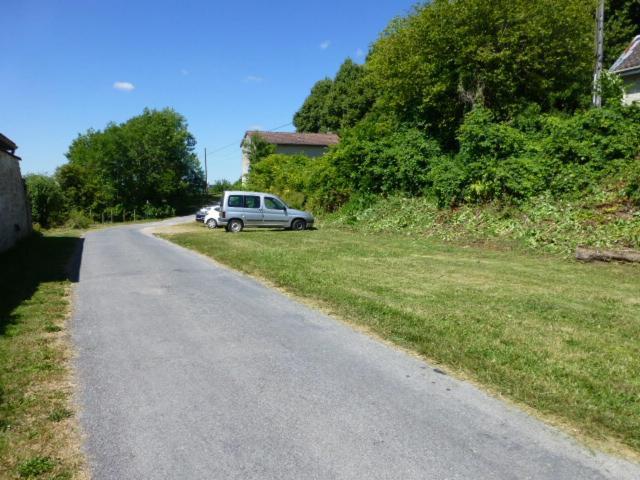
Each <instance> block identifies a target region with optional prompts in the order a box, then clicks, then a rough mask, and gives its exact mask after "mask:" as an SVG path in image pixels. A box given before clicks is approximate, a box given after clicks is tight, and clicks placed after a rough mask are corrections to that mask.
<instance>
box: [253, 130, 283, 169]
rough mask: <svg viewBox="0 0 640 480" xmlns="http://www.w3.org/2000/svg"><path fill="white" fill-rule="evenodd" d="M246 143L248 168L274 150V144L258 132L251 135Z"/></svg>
mask: <svg viewBox="0 0 640 480" xmlns="http://www.w3.org/2000/svg"><path fill="white" fill-rule="evenodd" d="M248 145H249V146H248V153H247V155H248V157H249V166H250V169H251V168H253V166H254V165H257V164H258V163H260V162H261V161H262V160H263V159H264V158H266V157H268V156H269V155H271V154H272V153H275V151H276V146H275V145H273V144H271V143H269V142H267V140H265V139H264V137H263V136H262V135H260V134H259V133H256V134H254V135H252V136H251V141H250V142H248Z"/></svg>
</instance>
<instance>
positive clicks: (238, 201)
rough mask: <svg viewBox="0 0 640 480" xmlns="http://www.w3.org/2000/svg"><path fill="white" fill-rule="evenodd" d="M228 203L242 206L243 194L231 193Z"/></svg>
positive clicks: (232, 205)
mask: <svg viewBox="0 0 640 480" xmlns="http://www.w3.org/2000/svg"><path fill="white" fill-rule="evenodd" d="M228 203H229V206H230V207H242V195H229V200H228Z"/></svg>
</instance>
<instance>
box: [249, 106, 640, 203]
mask: <svg viewBox="0 0 640 480" xmlns="http://www.w3.org/2000/svg"><path fill="white" fill-rule="evenodd" d="M639 139H640V108H639V107H636V106H633V107H623V106H615V105H612V106H610V107H608V108H603V109H591V110H586V111H584V112H578V113H575V114H573V115H564V114H541V113H539V112H537V111H535V110H529V111H527V112H524V113H522V114H520V115H518V116H516V117H515V118H514V119H513V120H509V121H498V120H496V117H495V115H494V114H493V113H492V112H491V111H490V110H488V109H486V108H484V107H477V108H475V109H473V110H472V111H471V112H470V113H468V114H467V116H466V117H465V120H464V122H463V124H462V125H461V127H460V129H459V131H458V135H457V141H458V143H459V151H458V152H457V153H455V154H453V153H446V152H443V151H442V149H441V148H440V147H439V145H438V143H437V142H436V141H435V140H434V139H431V138H429V137H428V136H427V135H426V134H424V133H422V132H421V131H420V130H418V129H416V128H404V127H402V126H400V125H396V124H393V123H389V122H384V121H381V120H379V119H377V120H375V121H374V120H369V119H367V120H364V121H362V122H360V123H359V124H358V125H357V126H356V127H355V128H353V129H351V130H349V131H347V132H346V133H345V135H344V136H343V138H342V141H341V142H340V144H339V145H337V146H336V147H334V148H333V149H332V150H331V151H330V152H329V153H328V154H327V155H325V156H324V157H323V158H322V159H309V158H306V157H303V156H286V155H271V156H268V157H266V158H265V159H264V160H262V161H261V162H260V163H259V164H257V165H255V166H253V167H252V169H251V172H250V175H249V185H250V186H251V187H252V188H256V189H260V190H271V191H274V192H277V193H279V194H281V195H283V197H284V198H286V199H287V200H289V201H291V202H292V203H294V204H296V205H297V206H305V205H306V206H310V207H313V208H315V209H321V210H325V211H335V210H336V209H337V208H338V207H339V206H340V205H341V204H342V203H344V202H345V201H346V200H347V199H348V198H349V197H350V196H351V195H353V194H355V193H358V194H382V195H385V196H387V195H391V194H404V195H409V196H425V197H427V198H429V199H431V200H433V201H435V203H437V204H438V205H440V206H441V207H443V206H455V205H460V204H463V203H476V204H477V203H486V202H490V201H495V200H501V201H504V202H507V203H516V204H517V203H520V202H522V201H525V200H527V199H529V198H532V197H534V196H538V195H541V194H543V193H546V194H549V195H551V196H553V197H554V198H565V199H573V198H576V197H578V196H581V195H584V194H585V193H592V192H597V191H599V190H601V189H602V188H605V187H607V186H608V185H610V184H614V183H615V184H618V190H619V192H618V193H619V199H620V200H625V199H626V200H630V201H635V202H637V201H638V197H639V195H640V194H639V193H638V183H640V182H639V181H638V178H639V176H638V172H639V171H640V166H639V165H638V164H639V163H640V160H638V155H639V154H640V143H639V142H640V140H639Z"/></svg>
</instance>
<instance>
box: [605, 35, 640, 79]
mask: <svg viewBox="0 0 640 480" xmlns="http://www.w3.org/2000/svg"><path fill="white" fill-rule="evenodd" d="M635 68H640V35H637V36H636V38H634V39H633V40H632V41H631V44H630V45H629V46H628V47H627V49H626V50H625V51H624V53H623V54H622V55H620V57H619V58H618V60H616V62H615V63H614V64H613V65H612V66H611V68H610V69H609V70H610V71H612V72H616V73H622V72H624V71H626V70H631V69H635Z"/></svg>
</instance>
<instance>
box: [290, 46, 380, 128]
mask: <svg viewBox="0 0 640 480" xmlns="http://www.w3.org/2000/svg"><path fill="white" fill-rule="evenodd" d="M372 104H373V92H372V90H371V88H370V85H369V84H368V83H367V81H366V78H365V71H364V67H363V66H362V65H359V64H357V63H355V62H354V61H353V60H351V59H350V58H347V59H346V60H345V61H344V63H343V64H342V65H341V66H340V69H339V70H338V72H337V73H336V76H335V78H334V79H333V80H331V79H328V78H325V79H323V80H320V81H319V82H317V83H316V84H315V85H314V86H313V88H312V89H311V93H310V94H309V96H308V97H307V99H306V100H305V102H304V104H303V105H302V107H301V108H300V110H299V111H298V112H296V114H295V115H294V117H293V124H294V125H295V127H296V130H298V131H299V132H338V131H340V130H342V129H344V128H349V127H353V126H354V125H355V124H356V123H357V122H358V121H359V120H360V119H362V118H363V117H364V116H365V114H366V113H367V112H368V111H369V110H370V109H371V106H372Z"/></svg>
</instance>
